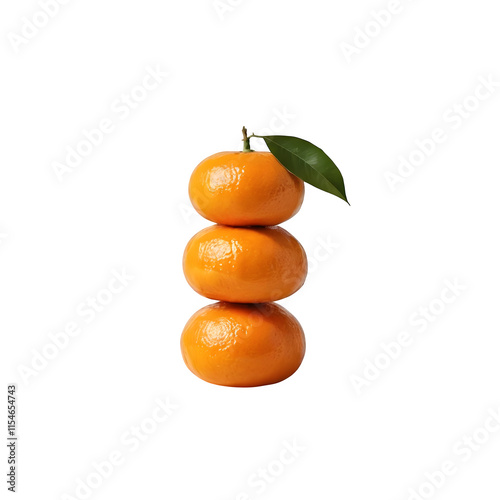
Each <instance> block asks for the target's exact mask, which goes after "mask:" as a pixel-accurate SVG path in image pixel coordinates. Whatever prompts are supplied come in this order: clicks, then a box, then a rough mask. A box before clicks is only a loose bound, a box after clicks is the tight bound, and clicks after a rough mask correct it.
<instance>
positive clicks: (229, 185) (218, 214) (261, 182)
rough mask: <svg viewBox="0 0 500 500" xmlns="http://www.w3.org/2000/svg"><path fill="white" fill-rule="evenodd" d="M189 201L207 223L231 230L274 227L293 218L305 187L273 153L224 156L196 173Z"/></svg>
mask: <svg viewBox="0 0 500 500" xmlns="http://www.w3.org/2000/svg"><path fill="white" fill-rule="evenodd" d="M189 197H190V199H191V203H192V204H193V206H194V208H195V209H196V211H197V212H199V213H200V215H202V216H203V217H205V218H206V219H208V220H210V221H212V222H216V223H218V224H226V225H228V226H274V225H275V224H280V223H281V222H284V221H286V220H287V219H290V217H293V216H294V215H295V214H296V213H297V212H298V211H299V209H300V207H301V205H302V201H303V199H304V181H302V180H301V179H299V178H298V177H296V176H295V175H294V174H292V173H291V172H289V171H288V170H287V169H286V168H285V167H284V166H283V165H281V163H280V162H279V161H278V160H277V159H276V158H275V157H274V156H273V155H272V154H271V153H269V152H263V151H249V152H224V153H217V154H214V155H212V156H209V157H208V158H206V159H205V160H203V161H202V162H201V163H200V164H199V165H198V166H197V167H196V168H195V170H194V171H193V173H192V175H191V179H190V181H189Z"/></svg>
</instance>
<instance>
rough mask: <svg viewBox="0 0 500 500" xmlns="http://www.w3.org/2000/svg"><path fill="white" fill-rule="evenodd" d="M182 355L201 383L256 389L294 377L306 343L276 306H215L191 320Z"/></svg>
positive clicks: (299, 330)
mask: <svg viewBox="0 0 500 500" xmlns="http://www.w3.org/2000/svg"><path fill="white" fill-rule="evenodd" d="M181 350H182V357H183V358H184V362H185V363H186V365H187V367H188V368H189V369H190V370H191V371H192V372H193V373H194V374H195V375H196V376H198V377H199V378H201V379H202V380H205V381H206V382H210V383H212V384H217V385H225V386H231V387H255V386H260V385H268V384H274V383H276V382H281V381H282V380H284V379H286V378H288V377H289V376H290V375H292V374H293V373H294V372H295V371H296V370H297V369H298V367H299V366H300V364H301V363H302V359H303V358H304V354H305V338H304V332H303V330H302V327H301V326H300V323H299V322H298V321H297V319H296V318H295V317H294V316H293V315H292V314H290V313H289V312H288V311H287V310H286V309H285V308H284V307H281V306H279V305H277V304H272V303H266V304H231V303H227V302H218V303H216V304H211V305H209V306H206V307H204V308H202V309H200V310H199V311H197V312H196V313H195V314H194V315H193V316H192V317H191V318H190V319H189V321H188V322H187V324H186V326H185V328H184V331H183V332H182V336H181Z"/></svg>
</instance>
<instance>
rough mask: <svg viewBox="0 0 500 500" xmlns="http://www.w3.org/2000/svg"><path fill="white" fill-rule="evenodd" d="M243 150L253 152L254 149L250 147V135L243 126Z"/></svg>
mask: <svg viewBox="0 0 500 500" xmlns="http://www.w3.org/2000/svg"><path fill="white" fill-rule="evenodd" d="M242 132H243V152H244V153H251V152H252V151H253V149H250V137H248V135H247V128H246V127H243V130H242Z"/></svg>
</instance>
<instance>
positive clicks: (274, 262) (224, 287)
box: [183, 224, 307, 303]
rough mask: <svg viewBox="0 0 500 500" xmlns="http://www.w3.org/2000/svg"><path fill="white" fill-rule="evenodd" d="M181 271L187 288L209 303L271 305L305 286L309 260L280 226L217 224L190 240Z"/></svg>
mask: <svg viewBox="0 0 500 500" xmlns="http://www.w3.org/2000/svg"><path fill="white" fill-rule="evenodd" d="M183 267H184V275H185V277H186V280H187V282H188V283H189V284H190V285H191V287H192V288H193V289H194V290H195V291H196V292H198V293H199V294H200V295H203V296H204V297H207V298H209V299H214V300H223V301H228V302H241V303H257V302H271V301H274V300H279V299H283V298H285V297H288V296H289V295H291V294H292V293H295V292H296V291H297V290H298V289H299V288H300V287H301V286H302V285H303V284H304V281H305V279H306V275H307V257H306V253H305V252H304V249H303V248H302V245H301V244H300V243H299V242H298V241H297V240H296V239H295V238H294V237H293V236H292V235H291V234H290V233H289V232H288V231H286V230H285V229H283V228H281V227H278V226H271V227H245V228H243V227H230V226H222V225H218V224H216V225H214V226H210V227H207V228H205V229H203V230H202V231H200V232H199V233H197V234H195V235H194V236H193V237H192V238H191V240H190V241H189V242H188V244H187V246H186V249H185V251H184V259H183Z"/></svg>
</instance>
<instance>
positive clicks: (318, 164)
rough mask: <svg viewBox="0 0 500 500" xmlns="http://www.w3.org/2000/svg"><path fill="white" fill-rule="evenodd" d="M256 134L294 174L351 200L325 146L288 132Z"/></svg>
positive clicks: (344, 198) (343, 198)
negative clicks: (284, 133)
mask: <svg viewBox="0 0 500 500" xmlns="http://www.w3.org/2000/svg"><path fill="white" fill-rule="evenodd" d="M254 137H260V138H261V139H264V141H266V144H267V147H268V148H269V150H270V151H271V153H272V154H273V155H274V156H275V157H276V158H277V159H278V161H279V162H280V163H281V164H282V165H283V166H284V167H285V168H286V169H287V170H289V171H290V172H292V174H295V175H296V176H297V177H299V178H300V179H302V180H303V181H304V182H307V183H308V184H311V185H312V186H314V187H317V188H318V189H322V190H323V191H326V192H327V193H331V194H333V195H335V196H338V197H339V198H341V199H342V200H344V201H346V202H347V203H349V202H348V201H347V196H346V194H345V186H344V179H343V178H342V174H341V173H340V170H339V169H338V168H337V165H335V163H333V161H332V160H331V158H329V157H328V156H327V155H326V153H325V152H324V151H323V150H322V149H320V148H318V147H317V146H315V145H314V144H311V143H310V142H308V141H305V140H304V139H299V138H298V137H291V136H288V135H264V136H259V135H255V136H254Z"/></svg>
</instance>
